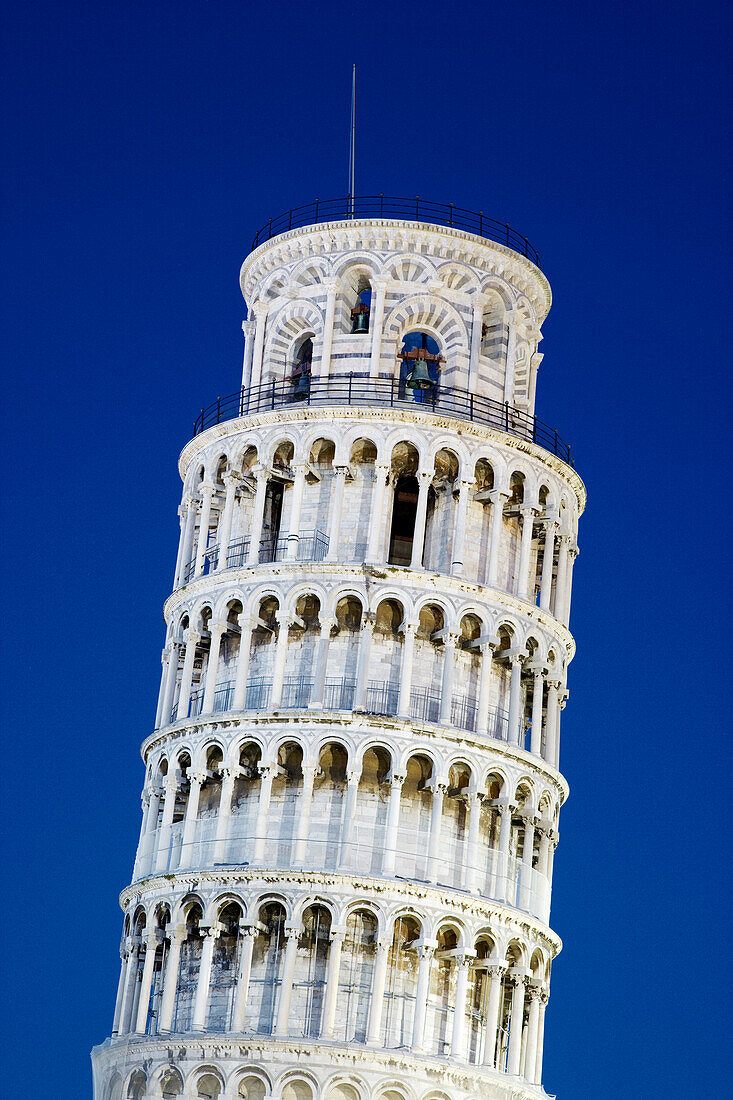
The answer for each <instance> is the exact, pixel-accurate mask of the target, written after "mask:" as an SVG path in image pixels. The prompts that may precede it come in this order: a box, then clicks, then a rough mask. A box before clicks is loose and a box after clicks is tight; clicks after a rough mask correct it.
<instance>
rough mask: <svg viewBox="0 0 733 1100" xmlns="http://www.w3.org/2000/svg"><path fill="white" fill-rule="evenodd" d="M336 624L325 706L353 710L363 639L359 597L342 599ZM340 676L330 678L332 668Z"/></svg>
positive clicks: (330, 649)
mask: <svg viewBox="0 0 733 1100" xmlns="http://www.w3.org/2000/svg"><path fill="white" fill-rule="evenodd" d="M334 618H335V620H336V622H335V625H334V627H333V629H332V631H331V640H330V643H329V647H328V665H327V667H326V684H325V691H324V706H325V708H326V710H351V708H352V707H353V705H354V691H355V688H356V671H357V666H358V662H359V643H360V640H361V633H360V632H361V622H362V605H361V601H360V600H359V599H358V598H357V597H356V596H351V595H349V596H342V597H341V599H340V600H339V601H338V603H337V604H336V611H335V615H334ZM331 668H332V669H333V670H334V671H335V672H337V673H338V674H337V675H335V676H332V675H329V669H331Z"/></svg>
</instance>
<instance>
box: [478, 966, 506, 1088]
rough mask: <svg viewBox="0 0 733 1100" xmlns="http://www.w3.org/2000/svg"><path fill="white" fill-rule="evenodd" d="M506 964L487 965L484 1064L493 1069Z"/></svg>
mask: <svg viewBox="0 0 733 1100" xmlns="http://www.w3.org/2000/svg"><path fill="white" fill-rule="evenodd" d="M505 970H506V966H505V964H504V963H491V964H490V965H489V966H487V967H486V975H487V979H488V983H489V993H488V998H487V1001H486V1018H485V1020H484V1057H483V1064H484V1065H485V1066H490V1067H491V1068H492V1069H493V1068H494V1066H495V1065H496V1036H497V1032H498V1030H499V1009H500V1008H501V993H502V985H501V980H502V977H503V975H504V971H505Z"/></svg>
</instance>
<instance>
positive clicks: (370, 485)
mask: <svg viewBox="0 0 733 1100" xmlns="http://www.w3.org/2000/svg"><path fill="white" fill-rule="evenodd" d="M376 461H377V448H376V446H375V444H374V443H373V442H372V440H371V439H364V438H360V439H357V440H355V441H354V443H353V444H352V446H351V454H350V456H349V469H350V471H351V475H352V476H351V480H350V481H347V483H346V489H345V499H344V513H345V514H347V515H349V516H350V523H349V524H348V526H346V525H342V530H341V542H342V549H343V552H344V553H346V554H348V555H349V557H350V560H352V561H355V562H363V561H365V560H366V556H367V548H368V546H369V532H370V529H371V523H372V522H377V521H376V519H374V520H373V517H372V514H371V510H372V497H373V492H374V478H375V470H374V466H375V463H376ZM380 476H381V475H380ZM347 560H349V559H347Z"/></svg>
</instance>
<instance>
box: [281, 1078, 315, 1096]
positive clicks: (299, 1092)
mask: <svg viewBox="0 0 733 1100" xmlns="http://www.w3.org/2000/svg"><path fill="white" fill-rule="evenodd" d="M282 1100H313V1086H312V1085H309V1084H308V1082H307V1081H288V1083H287V1084H286V1085H283V1090H282Z"/></svg>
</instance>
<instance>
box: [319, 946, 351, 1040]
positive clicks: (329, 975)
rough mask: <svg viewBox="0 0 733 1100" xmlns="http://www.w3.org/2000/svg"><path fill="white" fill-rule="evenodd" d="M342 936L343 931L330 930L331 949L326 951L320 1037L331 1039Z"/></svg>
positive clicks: (334, 1019)
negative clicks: (326, 964)
mask: <svg viewBox="0 0 733 1100" xmlns="http://www.w3.org/2000/svg"><path fill="white" fill-rule="evenodd" d="M344 936H345V933H344V932H338V931H336V930H334V931H332V932H331V949H330V951H329V953H328V970H327V971H326V996H325V999H324V1004H323V1022H322V1024H321V1038H323V1039H333V1030H334V1027H335V1024H336V999H337V997H338V986H339V974H340V971H341V947H342V945H343V942H344Z"/></svg>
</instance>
